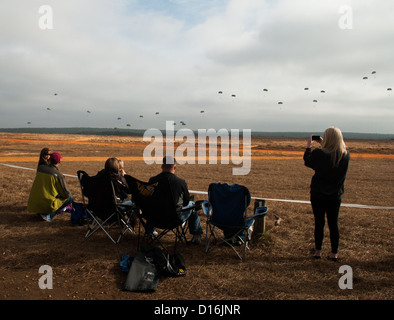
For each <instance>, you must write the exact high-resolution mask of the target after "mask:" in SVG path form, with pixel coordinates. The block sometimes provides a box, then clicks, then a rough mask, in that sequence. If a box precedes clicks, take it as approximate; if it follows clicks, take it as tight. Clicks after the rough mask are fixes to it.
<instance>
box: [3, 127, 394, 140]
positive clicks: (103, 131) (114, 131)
mask: <svg viewBox="0 0 394 320" xmlns="http://www.w3.org/2000/svg"><path fill="white" fill-rule="evenodd" d="M145 131H146V130H144V129H121V128H83V127H78V128H3V129H1V128H0V132H15V133H53V134H87V135H107V136H135V137H142V136H143V135H144V132H145ZM162 133H163V136H164V135H165V130H162ZM312 133H314V134H323V132H260V131H252V136H254V137H273V138H274V137H275V138H307V137H309V136H310V135H311V134H312ZM195 134H196V135H197V132H195ZM240 134H242V130H240ZM343 136H344V138H345V139H364V140H368V139H384V140H392V139H394V134H381V133H357V132H344V133H343Z"/></svg>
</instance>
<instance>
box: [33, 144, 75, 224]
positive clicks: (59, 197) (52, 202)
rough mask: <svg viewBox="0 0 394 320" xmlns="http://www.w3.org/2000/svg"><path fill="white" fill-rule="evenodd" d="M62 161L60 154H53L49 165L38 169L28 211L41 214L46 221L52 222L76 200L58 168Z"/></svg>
mask: <svg viewBox="0 0 394 320" xmlns="http://www.w3.org/2000/svg"><path fill="white" fill-rule="evenodd" d="M61 159H62V156H61V155H60V153H58V152H53V153H51V155H50V158H49V165H47V164H40V165H39V166H38V167H37V174H36V177H35V179H34V182H33V185H32V188H31V191H30V195H29V200H28V203H27V210H28V211H30V212H36V213H40V215H41V217H42V218H43V219H44V220H46V221H52V220H53V217H54V216H55V215H56V214H58V213H61V212H63V211H64V209H65V208H66V207H67V206H68V205H69V204H71V203H72V202H73V200H74V199H73V196H72V195H71V192H70V191H69V189H68V187H67V184H66V180H65V179H64V175H63V174H62V173H61V172H60V170H59V168H58V166H59V164H60V160H61Z"/></svg>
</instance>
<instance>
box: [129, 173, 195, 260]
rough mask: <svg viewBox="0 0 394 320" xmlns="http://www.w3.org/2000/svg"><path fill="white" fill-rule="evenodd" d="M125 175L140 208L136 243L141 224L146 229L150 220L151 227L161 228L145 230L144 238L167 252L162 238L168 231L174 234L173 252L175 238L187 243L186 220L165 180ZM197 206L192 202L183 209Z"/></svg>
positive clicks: (139, 235)
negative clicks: (146, 179)
mask: <svg viewBox="0 0 394 320" xmlns="http://www.w3.org/2000/svg"><path fill="white" fill-rule="evenodd" d="M125 178H126V181H127V184H128V185H129V188H130V191H131V194H132V201H133V203H135V204H136V206H137V208H138V209H139V212H138V214H137V215H138V219H139V221H140V225H139V229H138V239H139V242H138V246H139V245H140V237H141V225H142V226H143V227H144V229H145V231H146V230H147V225H148V223H149V227H150V228H155V229H160V232H159V233H158V234H157V235H154V234H147V233H146V232H145V236H144V240H145V241H148V242H149V243H153V242H158V243H159V245H160V246H161V247H162V248H163V249H164V250H165V251H166V252H167V253H168V254H169V250H168V248H167V247H166V246H165V245H164V242H163V241H162V240H163V237H164V236H165V235H166V234H167V233H173V234H174V235H175V239H174V244H173V247H174V249H173V253H174V254H175V253H176V251H177V246H178V241H181V242H184V243H187V240H186V231H187V229H188V223H187V220H186V221H185V222H183V221H182V220H181V219H179V212H178V211H177V209H176V205H175V203H174V201H173V197H172V193H171V192H172V191H171V187H170V184H169V182H168V180H167V179H162V180H159V181H158V182H155V183H148V182H143V181H140V180H137V179H135V178H133V177H131V176H128V175H126V176H125ZM196 208H197V206H196V205H192V206H191V207H189V208H187V209H184V210H183V211H185V210H196Z"/></svg>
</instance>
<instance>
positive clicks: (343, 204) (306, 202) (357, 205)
mask: <svg viewBox="0 0 394 320" xmlns="http://www.w3.org/2000/svg"><path fill="white" fill-rule="evenodd" d="M0 165H3V166H6V167H11V168H15V169H23V170H31V171H36V170H37V169H33V168H26V167H20V166H15V165H12V164H8V163H1V162H0ZM63 175H64V176H66V177H72V178H78V177H77V176H76V175H71V174H64V173H63ZM189 192H190V193H195V194H205V195H207V194H208V192H206V191H196V190H189ZM251 198H252V199H253V200H265V201H277V202H291V203H304V204H310V203H311V202H310V201H307V200H290V199H271V198H261V197H251ZM341 206H342V207H351V208H360V209H380V210H394V207H384V206H371V205H366V204H353V203H342V204H341Z"/></svg>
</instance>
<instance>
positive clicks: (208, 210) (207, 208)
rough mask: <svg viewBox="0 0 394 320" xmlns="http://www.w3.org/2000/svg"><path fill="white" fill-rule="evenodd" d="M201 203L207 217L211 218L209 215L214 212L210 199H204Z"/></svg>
mask: <svg viewBox="0 0 394 320" xmlns="http://www.w3.org/2000/svg"><path fill="white" fill-rule="evenodd" d="M201 205H202V210H203V211H204V214H205V215H206V217H207V218H209V216H210V215H211V212H212V206H211V204H210V203H209V201H208V200H204V201H203V202H202V204H201Z"/></svg>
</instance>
